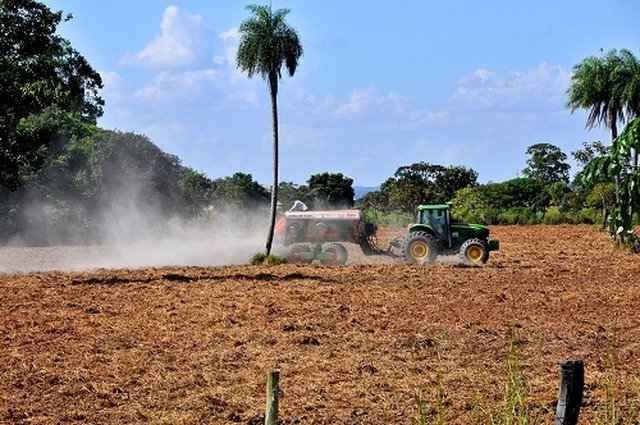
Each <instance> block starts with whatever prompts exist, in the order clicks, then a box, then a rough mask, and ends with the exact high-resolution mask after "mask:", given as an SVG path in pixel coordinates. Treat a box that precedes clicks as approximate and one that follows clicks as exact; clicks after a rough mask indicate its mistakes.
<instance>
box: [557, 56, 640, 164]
mask: <svg viewBox="0 0 640 425" xmlns="http://www.w3.org/2000/svg"><path fill="white" fill-rule="evenodd" d="M567 94H568V95H569V101H568V102H567V107H568V108H570V109H571V113H573V112H574V111H575V110H576V109H579V108H581V109H587V110H589V115H588V117H587V123H586V127H587V128H589V129H591V128H593V127H595V126H597V125H604V126H605V127H606V128H609V129H611V140H615V139H616V138H617V137H618V123H621V124H626V123H627V122H628V121H631V120H632V119H634V118H636V117H637V116H640V62H639V61H638V59H637V58H636V57H635V56H634V55H633V53H631V52H630V51H629V50H626V49H622V50H620V52H618V51H616V50H615V49H614V50H611V51H609V53H607V54H606V55H605V56H603V57H602V58H598V57H595V56H589V57H587V58H586V59H584V60H583V61H582V62H581V63H579V64H578V65H576V66H574V67H573V76H572V77H571V85H570V86H569V88H568V89H567ZM632 161H633V164H632V165H634V166H635V165H637V154H636V155H634V157H633V159H632Z"/></svg>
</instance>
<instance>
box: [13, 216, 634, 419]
mask: <svg viewBox="0 0 640 425" xmlns="http://www.w3.org/2000/svg"><path fill="white" fill-rule="evenodd" d="M395 232H397V231H388V230H387V232H386V233H385V232H383V235H382V239H384V238H388V237H391V236H393V234H394V233H395ZM492 236H493V237H494V238H497V239H500V241H501V250H500V251H498V252H495V253H492V256H491V258H490V259H489V262H488V263H487V264H486V265H484V266H480V267H476V266H461V265H459V264H436V265H431V266H410V265H402V264H399V263H398V262H397V261H392V260H389V259H388V258H386V257H364V256H362V255H361V254H357V253H356V251H355V249H354V248H353V247H351V248H350V254H351V259H350V262H349V264H348V265H347V266H342V267H326V266H322V265H315V264H314V265H309V266H296V265H286V266H260V267H256V266H228V267H212V268H205V267H183V268H149V269H133V270H107V269H100V270H95V271H92V272H73V273H72V272H40V273H26V274H12V275H8V274H5V275H0V317H2V321H1V322H0V339H1V342H2V350H0V375H1V376H2V380H1V381H0V422H2V423H24V424H50V423H87V424H89V423H91V424H124V423H145V422H146V423H152V424H174V423H184V424H196V423H201V424H209V423H214V424H218V423H233V422H238V423H255V424H257V423H264V419H263V416H262V415H264V410H265V381H266V374H267V373H268V372H269V371H272V370H279V371H280V385H281V389H282V397H281V399H280V416H281V418H282V419H283V422H284V423H285V424H294V423H300V424H306V423H313V424H336V423H341V424H382V423H384V424H412V423H418V419H419V418H420V416H421V415H422V416H424V417H426V419H427V423H431V421H435V419H436V417H437V416H438V415H444V416H446V423H454V424H472V423H488V422H489V421H490V420H491V418H493V419H494V420H496V419H497V420H496V422H497V423H502V422H501V418H504V417H506V414H505V413H504V412H505V409H506V407H505V402H504V398H505V396H507V395H509V394H513V393H515V392H516V390H514V389H511V390H505V388H508V385H507V384H508V380H509V378H517V377H518V376H520V375H519V374H518V372H517V371H515V372H514V371H513V370H511V371H508V370H507V369H508V367H513V366H517V367H520V368H521V370H522V375H521V376H522V378H523V383H524V385H525V386H524V389H523V390H522V391H523V393H524V395H525V407H526V408H527V409H529V411H530V413H531V414H536V413H537V414H540V415H542V416H541V417H540V421H539V423H553V415H554V409H555V400H556V399H557V395H558V385H559V382H558V381H559V379H558V378H559V368H558V364H559V363H560V362H561V361H563V360H567V359H576V358H578V359H583V360H584V362H585V370H586V378H585V381H586V386H585V388H586V390H585V400H584V403H583V407H582V411H581V420H580V423H583V424H586V423H593V421H594V418H595V416H596V415H601V416H602V415H603V414H604V413H605V412H606V407H605V404H606V402H607V401H611V400H612V397H610V396H609V397H608V396H606V392H607V390H609V391H610V390H612V389H615V390H616V391H617V394H616V402H617V407H618V409H620V410H621V412H622V414H623V415H625V414H626V415H631V414H632V413H633V409H634V408H635V409H637V404H636V405H635V407H634V405H633V403H637V399H638V394H639V393H640V391H639V390H638V388H639V387H640V381H639V377H640V374H639V373H638V370H640V316H639V315H638V310H639V308H640V292H639V291H638V284H640V278H639V277H638V271H639V270H640V268H639V266H638V261H637V260H638V257H637V256H633V255H631V254H629V253H627V252H624V251H621V250H613V249H612V247H611V245H610V242H609V240H608V238H607V236H606V235H605V234H604V233H601V232H599V231H597V230H595V229H593V228H592V227H589V226H521V227H517V226H505V227H500V226H497V227H493V228H492ZM608 353H609V354H608ZM612 361H613V362H614V363H613V365H614V366H612V364H611V362H612ZM608 379H610V380H611V382H613V384H607V382H609V381H608ZM438 389H441V390H442V391H440V392H438ZM438 394H440V395H439V396H438ZM421 407H424V408H423V409H422V411H423V413H422V414H421V413H420V411H421ZM636 413H637V411H636ZM439 423H444V422H439Z"/></svg>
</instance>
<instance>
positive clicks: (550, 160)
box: [522, 143, 571, 186]
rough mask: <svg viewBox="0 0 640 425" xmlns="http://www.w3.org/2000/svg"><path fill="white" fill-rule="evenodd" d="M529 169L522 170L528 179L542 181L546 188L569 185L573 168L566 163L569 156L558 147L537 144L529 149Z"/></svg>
mask: <svg viewBox="0 0 640 425" xmlns="http://www.w3.org/2000/svg"><path fill="white" fill-rule="evenodd" d="M527 155H530V156H531V157H530V158H529V159H528V160H527V167H526V168H525V169H524V170H522V174H524V175H525V176H526V177H529V178H532V179H536V180H540V181H541V182H542V183H544V185H545V186H549V185H551V184H553V183H557V182H564V183H565V184H568V183H569V170H570V169H571V166H570V165H569V164H567V163H566V160H567V155H566V154H565V153H564V152H562V151H561V150H560V148H558V147H557V146H554V145H551V144H549V143H537V144H535V145H531V146H529V147H528V148H527Z"/></svg>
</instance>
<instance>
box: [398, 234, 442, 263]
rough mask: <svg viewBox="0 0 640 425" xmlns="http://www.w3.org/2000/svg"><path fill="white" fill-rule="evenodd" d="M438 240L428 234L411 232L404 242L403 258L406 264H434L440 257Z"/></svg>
mask: <svg viewBox="0 0 640 425" xmlns="http://www.w3.org/2000/svg"><path fill="white" fill-rule="evenodd" d="M436 245H437V243H436V240H435V239H434V237H433V236H432V235H430V234H429V233H427V232H423V231H417V232H411V233H409V234H407V236H405V238H404V240H403V242H402V257H403V259H404V262H405V263H409V264H423V263H433V262H434V261H435V259H436V257H437V256H438V250H437V247H436Z"/></svg>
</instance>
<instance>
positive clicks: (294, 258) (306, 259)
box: [287, 245, 313, 264]
mask: <svg viewBox="0 0 640 425" xmlns="http://www.w3.org/2000/svg"><path fill="white" fill-rule="evenodd" d="M287 259H288V260H289V262H290V263H292V264H311V262H312V261H313V251H311V249H310V248H309V247H308V246H306V245H293V246H292V247H291V249H290V250H289V255H288V256H287Z"/></svg>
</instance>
